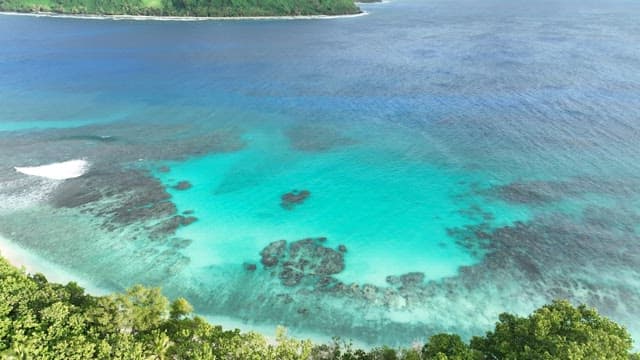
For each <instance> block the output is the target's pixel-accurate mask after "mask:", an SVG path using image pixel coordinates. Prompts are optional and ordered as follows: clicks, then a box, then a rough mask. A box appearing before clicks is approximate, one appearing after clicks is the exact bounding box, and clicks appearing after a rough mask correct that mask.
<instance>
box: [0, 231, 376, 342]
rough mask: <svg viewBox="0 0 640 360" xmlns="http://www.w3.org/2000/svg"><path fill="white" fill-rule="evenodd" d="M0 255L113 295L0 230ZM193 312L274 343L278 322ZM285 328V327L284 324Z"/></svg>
mask: <svg viewBox="0 0 640 360" xmlns="http://www.w3.org/2000/svg"><path fill="white" fill-rule="evenodd" d="M0 257H2V258H4V259H5V260H6V261H7V262H8V263H9V264H11V265H12V266H14V267H16V268H18V269H23V270H24V271H26V273H27V274H32V275H33V274H36V273H40V274H43V275H44V276H45V277H46V279H47V281H49V282H52V283H58V284H63V285H64V284H67V283H69V282H75V283H77V284H78V285H79V286H80V287H82V288H83V289H84V290H85V293H86V294H89V295H92V296H107V295H109V294H113V293H114V291H111V290H107V289H104V288H100V287H97V286H95V285H94V284H93V283H92V282H91V281H90V280H88V279H86V278H83V277H81V276H78V274H74V273H73V272H72V271H70V270H68V269H65V268H63V267H61V266H60V265H56V264H54V263H52V262H51V261H49V260H47V259H45V258H43V257H42V256H40V255H37V254H34V253H32V252H30V251H29V250H27V249H25V248H23V247H21V246H20V245H18V244H16V243H15V242H14V241H12V240H11V239H10V238H9V237H7V236H6V234H2V233H0ZM195 314H196V315H198V316H201V317H202V318H204V319H205V320H206V321H207V322H209V323H210V324H211V325H219V326H222V327H223V329H225V330H233V329H238V330H240V331H242V332H245V333H246V332H255V333H258V334H260V335H262V336H264V337H265V339H267V341H269V342H271V343H275V342H276V337H275V331H276V328H277V327H278V326H282V325H280V324H246V323H245V322H244V321H242V320H241V319H239V318H234V317H232V316H223V315H208V314H202V313H198V312H195ZM285 328H286V326H285ZM287 335H288V336H291V337H293V338H295V339H310V340H312V341H314V342H318V343H327V344H328V343H329V342H330V341H331V337H330V336H328V335H323V334H316V333H313V332H301V333H297V334H291V332H290V330H289V329H287ZM357 344H359V345H360V346H361V347H362V348H369V347H370V346H368V345H367V344H365V343H361V342H358V343H357Z"/></svg>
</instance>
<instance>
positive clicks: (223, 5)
mask: <svg viewBox="0 0 640 360" xmlns="http://www.w3.org/2000/svg"><path fill="white" fill-rule="evenodd" d="M0 11H11V12H23V13H38V12H40V13H43V12H44V13H47V12H51V13H58V14H91V15H146V16H195V17H241V16H298V15H347V14H358V13H360V9H359V8H358V7H357V6H356V5H355V3H354V2H353V0H0Z"/></svg>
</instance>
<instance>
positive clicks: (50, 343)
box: [0, 258, 640, 360]
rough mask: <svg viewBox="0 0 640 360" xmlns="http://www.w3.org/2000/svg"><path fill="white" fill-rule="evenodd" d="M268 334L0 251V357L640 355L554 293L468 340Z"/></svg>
mask: <svg viewBox="0 0 640 360" xmlns="http://www.w3.org/2000/svg"><path fill="white" fill-rule="evenodd" d="M276 334H277V335H276V339H275V341H269V340H268V339H267V338H265V337H264V336H262V335H260V334H257V333H253V332H245V333H242V332H240V331H239V330H223V329H222V327H220V326H214V325H211V324H209V323H208V322H206V321H205V320H203V319H202V318H200V317H198V316H195V315H194V314H193V308H192V307H191V305H190V304H189V303H188V302H187V300H185V299H183V298H179V299H176V300H174V301H173V302H169V300H168V299H167V298H165V297H164V296H163V295H162V294H161V292H160V289H157V288H146V287H143V286H139V285H138V286H134V287H132V288H131V289H129V290H127V291H126V292H125V293H119V294H112V295H109V296H92V295H89V294H86V293H85V292H84V290H83V289H82V288H81V287H79V286H78V285H77V284H75V283H73V282H71V283H68V284H66V285H61V284H56V283H51V282H48V281H47V279H46V278H45V277H44V276H43V275H42V274H35V275H29V274H27V273H25V271H24V270H19V269H17V268H15V267H13V266H12V265H11V264H9V263H8V262H7V261H6V260H5V259H2V258H0V358H1V359H70V360H72V359H140V360H151V359H157V360H165V359H176V360H177V359H202V360H205V359H211V360H214V359H225V360H235V359H238V360H251V359H255V360H258V359H260V360H262V359H266V360H298V359H299V360H303V359H310V360H311V359H314V360H321V359H322V360H325V359H326V360H329V359H334V360H378V359H380V360H401V359H402V360H426V359H428V360H481V359H503V360H510V359H513V360H515V359H532V360H552V359H566V360H570V359H571V360H587V359H589V360H596V359H608V360H640V355H639V354H632V353H631V352H630V351H631V348H632V341H631V337H630V335H629V333H628V332H627V330H626V329H625V328H623V327H622V326H620V325H618V324H616V323H614V322H613V321H611V320H609V319H606V318H604V317H602V316H600V315H598V313H597V312H596V311H595V310H593V309H590V308H587V307H585V306H578V307H574V306H572V305H571V304H570V303H569V302H567V301H555V302H553V303H552V304H549V305H546V306H543V307H542V308H540V309H538V310H536V311H535V312H534V313H533V314H531V315H530V316H528V317H520V316H516V315H511V314H502V315H500V317H499V320H498V322H497V323H496V326H495V329H494V330H492V331H489V332H487V333H486V335H485V336H479V337H474V338H473V339H471V341H470V342H469V343H465V342H463V341H462V339H461V338H460V337H459V336H457V335H455V334H438V335H434V336H432V337H431V338H430V339H429V341H428V342H427V343H426V344H425V345H420V346H415V347H412V348H406V349H394V348H390V347H384V346H383V347H379V348H374V349H372V350H367V351H365V350H362V349H356V348H354V347H353V346H351V345H350V344H348V343H345V342H341V341H339V339H335V340H334V342H333V343H331V344H314V343H312V342H311V341H309V340H296V339H292V338H289V337H287V336H286V331H285V330H284V329H283V328H278V330H277V331H276Z"/></svg>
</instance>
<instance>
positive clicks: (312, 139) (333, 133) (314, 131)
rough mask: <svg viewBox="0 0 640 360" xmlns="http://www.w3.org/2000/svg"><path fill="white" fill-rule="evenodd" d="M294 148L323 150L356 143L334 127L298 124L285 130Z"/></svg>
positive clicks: (311, 150) (309, 150)
mask: <svg viewBox="0 0 640 360" xmlns="http://www.w3.org/2000/svg"><path fill="white" fill-rule="evenodd" d="M284 133H285V136H286V137H287V138H288V139H289V144H290V146H291V148H292V149H294V150H297V151H304V152H323V151H329V150H332V149H334V148H337V147H341V146H347V145H352V144H354V143H355V141H354V140H353V139H350V138H348V137H346V136H344V135H342V134H341V133H340V132H339V131H338V130H336V129H335V128H332V127H326V126H320V125H296V126H292V127H290V128H288V129H286V130H285V132H284Z"/></svg>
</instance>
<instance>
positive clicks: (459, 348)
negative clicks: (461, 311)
mask: <svg viewBox="0 0 640 360" xmlns="http://www.w3.org/2000/svg"><path fill="white" fill-rule="evenodd" d="M422 357H423V358H424V359H427V360H431V359H447V360H472V359H476V358H478V355H477V354H474V352H473V351H472V350H471V349H470V348H469V346H467V344H465V343H464V342H463V341H462V339H461V338H460V336H458V335H452V334H437V335H433V336H432V337H430V338H429V342H428V343H426V344H425V345H424V346H423V347H422Z"/></svg>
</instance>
